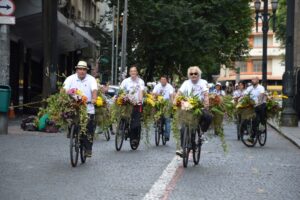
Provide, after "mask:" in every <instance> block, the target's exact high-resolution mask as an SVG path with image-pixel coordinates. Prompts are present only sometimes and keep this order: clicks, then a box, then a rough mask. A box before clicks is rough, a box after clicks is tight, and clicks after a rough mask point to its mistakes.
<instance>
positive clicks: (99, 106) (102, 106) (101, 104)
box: [96, 90, 112, 130]
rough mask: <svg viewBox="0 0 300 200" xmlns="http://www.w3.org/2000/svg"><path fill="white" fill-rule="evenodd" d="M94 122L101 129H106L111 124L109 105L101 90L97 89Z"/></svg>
mask: <svg viewBox="0 0 300 200" xmlns="http://www.w3.org/2000/svg"><path fill="white" fill-rule="evenodd" d="M96 124H97V125H98V126H99V127H100V128H101V130H107V129H108V128H109V126H110V125H111V124H112V122H111V114H110V107H109V104H108V102H107V101H106V98H105V96H104V95H103V93H102V91H101V90H98V96H97V100H96Z"/></svg>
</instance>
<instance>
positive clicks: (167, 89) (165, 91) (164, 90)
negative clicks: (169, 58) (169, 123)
mask: <svg viewBox="0 0 300 200" xmlns="http://www.w3.org/2000/svg"><path fill="white" fill-rule="evenodd" d="M152 92H153V93H155V94H159V95H162V96H164V99H170V97H171V95H172V94H173V93H174V88H173V86H172V85H170V84H169V83H167V84H166V85H165V86H163V85H162V84H161V83H159V84H157V85H156V86H155V87H154V89H153V91H152Z"/></svg>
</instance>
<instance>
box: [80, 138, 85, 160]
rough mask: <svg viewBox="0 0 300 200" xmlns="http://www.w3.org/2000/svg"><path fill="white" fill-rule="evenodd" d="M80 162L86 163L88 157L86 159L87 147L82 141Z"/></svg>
mask: <svg viewBox="0 0 300 200" xmlns="http://www.w3.org/2000/svg"><path fill="white" fill-rule="evenodd" d="M80 160H81V163H82V164H83V163H85V161H86V157H85V147H84V145H83V141H82V140H81V141H80Z"/></svg>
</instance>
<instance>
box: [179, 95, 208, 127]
mask: <svg viewBox="0 0 300 200" xmlns="http://www.w3.org/2000/svg"><path fill="white" fill-rule="evenodd" d="M175 101H176V105H175V106H174V110H175V115H176V118H177V119H178V122H179V123H180V124H186V125H188V126H190V127H193V128H195V127H197V126H198V124H199V118H200V116H201V113H202V108H203V103H202V102H201V101H200V100H199V98H198V97H196V96H188V97H187V96H179V97H177V99H176V100H175Z"/></svg>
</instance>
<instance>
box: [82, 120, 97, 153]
mask: <svg viewBox="0 0 300 200" xmlns="http://www.w3.org/2000/svg"><path fill="white" fill-rule="evenodd" d="M95 127H96V125H95V115H92V114H89V121H88V124H87V132H86V135H83V145H84V147H85V149H86V150H92V146H93V139H94V133H95Z"/></svg>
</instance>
